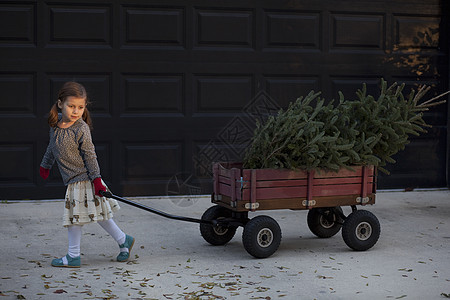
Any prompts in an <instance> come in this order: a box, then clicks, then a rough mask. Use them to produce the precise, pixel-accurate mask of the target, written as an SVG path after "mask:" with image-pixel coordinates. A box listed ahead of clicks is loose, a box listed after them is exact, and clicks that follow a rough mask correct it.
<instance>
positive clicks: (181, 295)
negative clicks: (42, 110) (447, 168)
mask: <svg viewBox="0 0 450 300" xmlns="http://www.w3.org/2000/svg"><path fill="white" fill-rule="evenodd" d="M135 200H136V201H137V202H140V203H143V204H145V205H148V206H151V207H154V208H157V209H160V210H162V211H166V212H169V213H172V214H176V215H182V216H190V217H195V218H200V217H201V215H202V214H203V212H204V211H205V210H206V209H207V208H208V207H209V206H211V203H210V200H209V197H192V198H189V197H185V198H182V197H179V198H150V197H149V198H137V199H135ZM121 206H122V209H121V210H120V211H119V212H118V213H117V214H116V216H115V220H116V222H117V223H118V224H119V226H120V227H121V228H122V229H123V230H124V231H125V232H127V233H128V234H131V235H133V236H134V237H135V238H136V243H135V246H134V249H133V252H132V255H131V260H130V261H129V262H128V263H118V262H115V261H114V258H115V257H116V255H117V254H118V247H117V244H116V243H115V242H114V240H113V239H112V238H111V237H110V236H108V235H107V234H106V233H105V232H104V231H103V229H101V227H100V226H98V225H97V224H92V225H88V226H84V228H83V236H82V243H81V251H82V256H81V263H82V266H81V268H80V269H66V268H54V267H51V266H50V262H51V260H52V259H53V258H55V257H61V256H63V255H65V254H66V253H67V230H66V229H65V228H63V227H62V226H61V214H62V208H63V202H62V201H36V202H3V203H1V204H0V240H1V241H2V242H1V260H0V300H2V299H67V298H70V299H445V298H447V297H450V191H448V190H433V191H414V192H379V193H378V194H377V203H376V204H375V205H373V206H367V207H365V208H364V209H367V210H370V211H371V212H373V213H374V214H375V215H376V216H377V217H378V219H379V221H380V223H381V237H380V239H379V241H378V243H377V244H376V245H375V246H374V247H373V248H372V249H370V250H368V251H365V252H356V251H353V250H350V249H349V248H348V247H347V246H346V244H345V243H344V241H343V239H342V237H341V234H340V233H338V234H337V235H336V236H334V237H332V238H329V239H319V238H316V237H315V236H314V235H313V234H312V233H311V232H310V231H309V229H308V226H307V224H306V216H307V212H306V211H289V210H277V211H266V212H263V214H266V215H270V216H271V217H273V218H274V219H276V220H277V221H278V223H279V224H280V227H281V230H282V234H283V238H282V241H281V245H280V248H279V249H278V251H277V252H276V253H275V254H274V255H272V256H271V257H269V258H266V259H255V258H253V257H252V256H250V255H249V254H248V253H247V252H246V251H245V249H244V247H243V245H242V240H241V235H242V228H239V229H238V231H237V233H236V235H235V237H234V238H233V239H232V240H231V242H230V243H228V244H227V245H225V246H211V245H209V244H208V243H206V242H205V241H204V240H203V238H202V237H201V235H200V232H199V226H198V224H195V223H186V222H182V221H176V220H169V219H166V218H163V217H160V216H157V215H153V214H151V213H148V212H146V211H144V210H140V209H137V208H134V207H131V206H129V205H127V204H121ZM359 208H361V207H359ZM344 212H345V213H346V214H347V213H349V208H348V207H346V208H344ZM255 215H256V213H255V214H251V217H252V216H255Z"/></svg>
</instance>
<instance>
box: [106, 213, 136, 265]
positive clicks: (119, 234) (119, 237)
mask: <svg viewBox="0 0 450 300" xmlns="http://www.w3.org/2000/svg"><path fill="white" fill-rule="evenodd" d="M98 224H99V225H100V226H101V227H102V228H103V229H105V231H106V232H108V233H109V234H110V235H111V236H112V237H113V239H115V240H116V242H117V243H118V244H119V248H120V253H119V255H118V256H117V261H120V262H124V261H127V260H128V258H129V257H130V252H131V248H133V245H134V238H133V237H132V236H129V235H127V234H125V233H124V232H123V231H122V230H120V228H119V226H117V224H116V222H114V220H113V219H108V220H106V221H98Z"/></svg>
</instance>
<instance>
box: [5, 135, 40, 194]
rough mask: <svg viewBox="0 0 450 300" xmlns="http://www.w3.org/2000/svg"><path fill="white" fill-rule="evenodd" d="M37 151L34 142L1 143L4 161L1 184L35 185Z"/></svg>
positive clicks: (8, 185)
mask: <svg viewBox="0 0 450 300" xmlns="http://www.w3.org/2000/svg"><path fill="white" fill-rule="evenodd" d="M35 151H36V146H35V143H34V142H24V143H17V144H4V143H2V144H0V155H1V157H2V161H3V163H2V172H1V173H0V185H1V186H3V187H10V186H21V185H24V186H34V179H35V176H34V175H35V168H34V167H33V166H34V159H33V158H34V153H35Z"/></svg>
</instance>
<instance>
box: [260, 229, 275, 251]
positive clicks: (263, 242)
mask: <svg viewBox="0 0 450 300" xmlns="http://www.w3.org/2000/svg"><path fill="white" fill-rule="evenodd" d="M256 238H257V242H258V245H259V246H260V247H263V248H265V247H269V246H270V244H272V241H273V232H272V230H270V229H269V228H263V229H261V230H260V231H259V232H258V236H257V237H256Z"/></svg>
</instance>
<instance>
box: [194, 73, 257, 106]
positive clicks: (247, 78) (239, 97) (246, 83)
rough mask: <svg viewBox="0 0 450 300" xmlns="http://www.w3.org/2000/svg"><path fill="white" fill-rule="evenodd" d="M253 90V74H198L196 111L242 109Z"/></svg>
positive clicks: (195, 81)
mask: <svg viewBox="0 0 450 300" xmlns="http://www.w3.org/2000/svg"><path fill="white" fill-rule="evenodd" d="M253 91H254V78H253V76H251V75H240V74H236V75H225V74H224V75H216V74H202V75H196V76H195V78H194V91H193V93H194V113H212V114H213V113H219V112H239V111H242V108H243V107H244V106H245V104H246V103H247V102H248V101H249V99H251V98H252V96H253Z"/></svg>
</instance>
